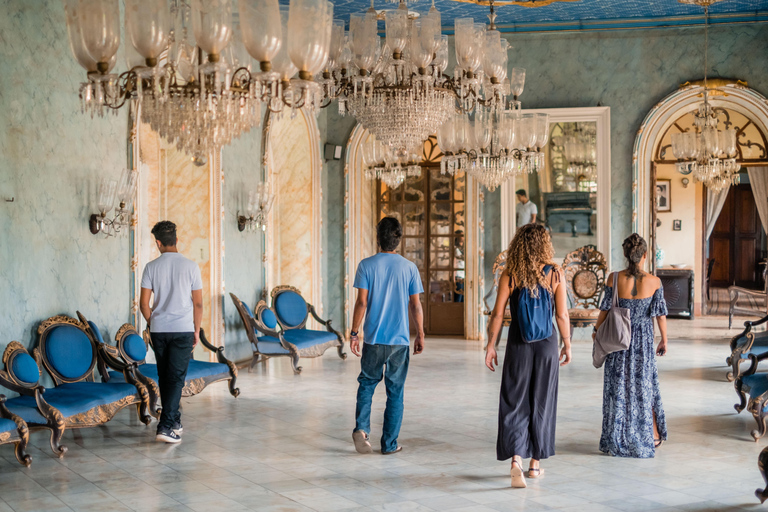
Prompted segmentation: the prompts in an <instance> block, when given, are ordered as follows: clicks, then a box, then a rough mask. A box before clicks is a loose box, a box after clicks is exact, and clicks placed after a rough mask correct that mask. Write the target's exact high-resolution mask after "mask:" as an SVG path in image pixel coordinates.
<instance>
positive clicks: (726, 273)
mask: <svg viewBox="0 0 768 512" xmlns="http://www.w3.org/2000/svg"><path fill="white" fill-rule="evenodd" d="M764 238H765V234H764V233H763V228H762V225H761V224H760V217H759V215H758V213H757V206H756V205H755V198H754V196H753V195H752V187H751V186H750V185H738V186H735V187H731V189H730V190H729V191H728V196H727V198H726V200H725V204H724V205H723V210H722V211H721V212H720V216H719V217H718V218H717V221H716V222H715V228H714V230H713V231H712V236H710V238H709V257H710V258H714V259H715V265H714V267H713V268H712V279H711V281H710V283H711V286H713V287H727V286H730V285H732V284H736V285H737V286H743V287H746V288H756V289H759V288H762V282H761V275H760V269H759V268H758V262H759V261H760V260H761V254H762V247H763V243H764Z"/></svg>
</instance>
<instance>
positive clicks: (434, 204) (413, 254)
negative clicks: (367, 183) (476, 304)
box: [378, 139, 466, 335]
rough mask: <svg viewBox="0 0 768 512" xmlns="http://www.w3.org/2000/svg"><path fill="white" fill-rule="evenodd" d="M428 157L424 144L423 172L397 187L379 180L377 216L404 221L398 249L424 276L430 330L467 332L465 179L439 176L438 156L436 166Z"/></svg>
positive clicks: (458, 175)
mask: <svg viewBox="0 0 768 512" xmlns="http://www.w3.org/2000/svg"><path fill="white" fill-rule="evenodd" d="M430 142H431V143H432V145H434V141H433V140H431V139H430V141H427V145H429V144H430ZM432 149H433V150H434V148H432ZM439 156H441V155H439ZM429 157H430V152H428V148H427V147H426V145H425V162H424V163H423V164H422V174H421V176H418V177H409V178H407V179H406V180H405V182H404V183H403V184H402V185H400V186H399V187H397V188H394V189H393V188H389V187H388V186H387V185H386V184H385V183H383V182H381V181H379V182H378V211H379V217H378V218H379V219H382V218H384V217H387V216H392V217H396V218H397V219H398V220H399V221H400V222H401V223H402V225H403V240H402V242H401V244H400V247H399V251H400V253H401V254H402V255H403V256H404V257H405V258H407V259H408V260H410V261H412V262H413V263H415V264H416V266H417V267H418V269H419V273H420V274H421V280H422V284H423V286H424V294H423V295H422V306H423V309H424V329H425V331H426V333H427V334H436V335H463V334H464V293H465V288H464V283H465V274H464V273H465V252H464V248H465V236H466V224H465V217H466V216H465V202H464V196H465V192H466V177H465V175H464V173H462V172H459V173H456V175H454V176H450V175H448V174H446V175H442V174H440V168H439V159H438V160H437V166H434V163H433V162H432V161H430V159H429ZM438 158H439V157H438ZM430 164H432V165H430ZM412 327H413V326H412Z"/></svg>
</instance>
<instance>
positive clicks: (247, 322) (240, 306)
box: [229, 293, 256, 344]
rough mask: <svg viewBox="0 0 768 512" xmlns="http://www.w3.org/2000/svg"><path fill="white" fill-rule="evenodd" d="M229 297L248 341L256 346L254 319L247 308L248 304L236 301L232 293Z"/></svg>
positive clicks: (235, 296)
mask: <svg viewBox="0 0 768 512" xmlns="http://www.w3.org/2000/svg"><path fill="white" fill-rule="evenodd" d="M229 296H230V298H231V299H232V303H233V304H234V305H235V309H236V310H237V313H238V314H239V315H240V319H241V320H242V321H243V327H244V328H245V333H246V334H247V335H248V341H250V342H251V343H253V344H256V333H255V332H254V327H255V326H254V318H253V313H252V312H251V308H249V307H248V304H246V303H245V302H243V301H241V300H240V299H238V298H237V295H235V294H234V293H230V294H229Z"/></svg>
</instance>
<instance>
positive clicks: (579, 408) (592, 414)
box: [0, 317, 768, 512]
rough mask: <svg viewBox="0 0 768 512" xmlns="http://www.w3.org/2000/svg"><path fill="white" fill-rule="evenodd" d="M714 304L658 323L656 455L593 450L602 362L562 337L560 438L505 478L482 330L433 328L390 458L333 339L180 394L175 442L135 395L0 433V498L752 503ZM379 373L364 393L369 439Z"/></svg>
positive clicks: (124, 503)
mask: <svg viewBox="0 0 768 512" xmlns="http://www.w3.org/2000/svg"><path fill="white" fill-rule="evenodd" d="M726 326H727V319H724V318H711V317H710V318H707V319H704V320H695V321H693V322H691V321H688V320H675V321H670V330H671V336H670V339H671V343H670V347H669V355H668V356H666V357H664V358H663V359H661V360H660V362H659V370H660V376H661V385H662V395H663V399H664V406H665V409H666V414H667V420H668V423H669V431H670V439H669V441H668V442H667V443H665V444H664V446H663V447H662V448H661V449H660V450H659V452H658V453H657V456H656V458H655V459H648V460H634V459H618V458H611V457H608V456H606V455H602V454H600V452H599V451H598V450H597V442H598V438H599V435H600V424H601V389H602V371H601V370H595V369H594V368H593V367H592V364H591V346H590V344H588V343H586V342H579V343H577V344H576V345H575V350H574V362H573V363H572V364H571V365H570V366H569V367H567V368H565V369H563V371H562V373H561V381H560V382H561V383H560V398H559V405H558V407H559V415H558V425H557V427H558V429H557V452H558V454H557V455H556V456H555V457H553V458H551V459H549V460H547V461H545V462H544V463H543V467H544V468H546V470H547V472H546V475H545V476H544V477H543V478H542V479H540V480H537V481H530V480H529V487H528V488H527V489H510V488H509V487H508V485H509V482H508V475H509V472H508V469H509V465H508V462H498V461H496V457H495V440H496V414H497V401H498V389H499V381H500V375H499V373H498V372H497V373H496V374H493V373H491V372H489V371H488V370H487V369H485V368H484V366H483V353H482V351H481V343H480V342H478V341H464V340H460V339H439V338H430V339H428V340H427V345H426V350H425V352H424V354H422V355H419V356H416V357H413V358H412V359H411V370H410V375H409V378H408V381H407V387H406V408H405V419H404V424H403V430H402V432H401V437H400V442H401V444H402V445H403V446H404V450H403V452H401V453H399V454H397V455H393V456H386V457H384V456H381V455H379V454H376V453H374V454H372V455H358V454H357V453H356V452H355V451H354V448H353V446H352V442H351V438H350V437H351V436H350V434H351V431H352V427H353V414H354V407H355V391H356V384H357V383H356V376H357V371H358V368H359V363H358V360H357V359H356V358H355V357H354V356H352V355H350V359H348V360H347V361H341V360H340V359H339V358H338V357H337V356H336V352H335V350H329V351H328V352H327V353H326V354H325V356H324V357H322V358H319V359H315V360H305V361H303V366H304V372H303V374H302V375H301V376H294V375H293V374H292V373H291V371H290V364H289V361H288V360H287V359H277V360H272V361H270V362H269V363H268V364H267V365H266V366H261V365H260V366H258V367H257V368H255V369H254V371H253V372H251V373H248V372H247V371H245V370H243V371H241V374H240V379H239V385H240V389H241V390H242V395H241V396H240V397H239V398H237V399H234V398H232V397H231V396H229V394H228V393H227V392H226V389H225V386H223V385H215V386H214V387H213V388H211V389H208V390H206V391H205V392H204V393H203V394H202V395H200V396H197V397H193V398H190V399H184V400H183V406H184V416H183V422H184V436H183V437H184V441H183V443H181V444H180V445H177V446H171V445H165V444H158V443H155V442H154V441H153V437H154V436H153V434H154V424H153V426H152V427H144V426H142V425H141V424H140V423H139V422H138V421H137V419H136V417H135V413H134V412H133V411H127V410H126V411H123V412H121V413H120V414H119V415H118V416H117V417H116V418H115V419H114V420H113V421H112V422H110V423H109V424H108V425H107V426H104V427H101V428H93V429H88V430H80V431H70V432H68V433H67V434H66V439H65V441H66V444H67V445H68V447H69V452H68V453H67V455H66V456H65V457H64V458H63V459H57V458H55V457H53V456H52V455H51V453H50V450H49V448H48V443H47V438H46V435H45V434H44V433H35V434H33V436H32V442H33V445H34V446H32V447H31V454H32V456H33V457H34V462H33V464H32V467H31V468H29V469H26V468H22V467H21V466H20V465H18V464H17V463H16V461H15V459H14V458H13V454H12V449H11V448H10V447H9V446H2V447H0V512H5V511H10V510H15V511H18V512H22V511H32V510H41V511H43V510H44V511H59V510H82V511H91V510H93V511H100V512H101V511H120V510H169V511H170V510H173V511H181V510H185V511H190V510H194V511H201V512H208V511H218V510H222V511H228V512H235V511H240V510H260V511H309V510H317V511H336V510H350V511H353V510H378V511H431V510H454V511H457V512H458V511H462V512H470V511H472V512H492V511H532V510H550V509H558V510H569V511H570V510H573V511H582V510H583V511H594V512H607V511H627V512H630V511H641V510H652V511H677V510H696V511H710V512H714V511H723V510H761V509H762V508H763V507H761V506H760V505H759V504H758V502H757V500H756V499H755V497H754V496H753V492H754V490H755V489H756V488H757V487H762V486H763V482H762V479H761V477H760V474H759V473H758V471H757V464H756V463H757V455H758V453H759V451H760V449H761V448H762V447H763V446H764V445H765V444H766V442H768V441H766V440H762V441H761V442H759V443H754V442H753V441H752V438H751V437H750V435H749V432H750V430H751V429H752V428H753V419H752V417H751V415H750V414H748V413H746V412H744V413H742V414H736V413H735V412H734V410H733V404H734V403H735V401H736V395H735V393H734V391H733V386H732V384H730V383H728V382H726V380H725V373H726V368H725V366H724V358H725V357H726V352H727V341H726V339H727V338H726V337H727V336H729V335H733V334H734V333H735V332H736V331H735V330H734V331H731V332H730V333H729V332H728V331H727V329H726V328H725V327H726ZM384 399H385V397H384V392H383V389H381V390H380V392H379V393H377V396H376V399H375V404H374V423H373V430H374V431H373V435H372V438H373V440H374V441H375V443H374V446H376V445H378V434H379V433H380V431H381V413H382V410H383V405H384Z"/></svg>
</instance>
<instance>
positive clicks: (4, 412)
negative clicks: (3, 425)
mask: <svg viewBox="0 0 768 512" xmlns="http://www.w3.org/2000/svg"><path fill="white" fill-rule="evenodd" d="M5 401H6V397H5V395H0V418H5V419H6V420H11V421H12V422H14V423H15V424H16V428H17V429H18V431H19V433H21V434H22V435H24V433H26V432H29V427H28V426H27V422H26V421H24V420H23V419H21V417H19V416H17V415H15V414H13V413H12V412H11V411H10V410H9V409H8V407H6V406H5Z"/></svg>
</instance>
